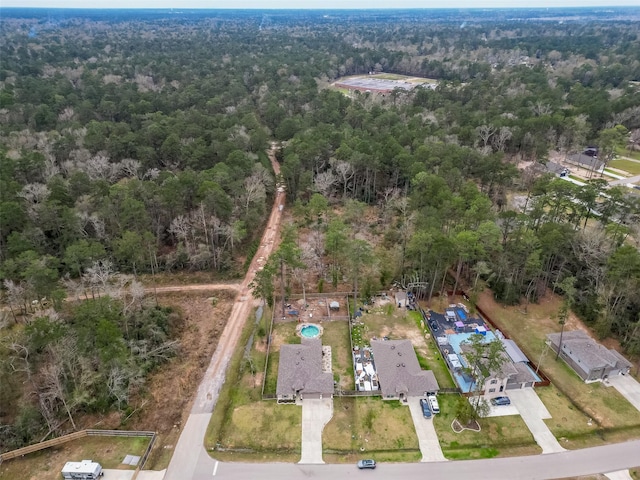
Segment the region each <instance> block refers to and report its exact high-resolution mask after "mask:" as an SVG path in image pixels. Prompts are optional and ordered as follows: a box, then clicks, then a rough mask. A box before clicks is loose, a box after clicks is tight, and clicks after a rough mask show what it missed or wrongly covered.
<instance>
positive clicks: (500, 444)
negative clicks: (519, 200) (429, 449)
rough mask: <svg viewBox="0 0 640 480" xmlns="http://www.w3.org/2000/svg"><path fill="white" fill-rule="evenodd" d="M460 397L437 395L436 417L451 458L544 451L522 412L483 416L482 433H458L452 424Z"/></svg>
mask: <svg viewBox="0 0 640 480" xmlns="http://www.w3.org/2000/svg"><path fill="white" fill-rule="evenodd" d="M459 399H460V396H459V395H438V402H439V403H440V412H441V413H440V414H438V415H434V419H433V421H434V422H435V426H436V432H437V433H438V439H439V440H440V446H441V447H442V452H443V453H444V455H445V457H447V458H448V459H451V460H468V459H478V458H491V457H511V456H517V455H536V454H539V453H541V452H542V449H541V448H540V447H539V446H538V445H537V444H536V443H535V441H534V439H533V435H531V432H529V429H528V428H527V426H526V425H525V423H524V421H523V420H522V418H521V417H520V416H519V415H508V416H504V417H489V418H483V419H480V420H479V423H480V427H481V430H480V431H479V432H474V431H471V430H463V431H462V432H460V433H455V432H454V431H453V429H452V428H451V423H452V422H453V420H454V419H455V418H456V409H457V404H458V401H459Z"/></svg>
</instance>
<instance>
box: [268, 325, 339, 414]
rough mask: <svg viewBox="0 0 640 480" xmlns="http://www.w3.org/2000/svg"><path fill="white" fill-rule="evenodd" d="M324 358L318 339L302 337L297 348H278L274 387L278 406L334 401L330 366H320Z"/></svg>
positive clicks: (288, 346)
mask: <svg viewBox="0 0 640 480" xmlns="http://www.w3.org/2000/svg"><path fill="white" fill-rule="evenodd" d="M323 355H324V353H323V349H322V342H321V340H320V339H319V338H304V337H303V338H302V343H300V344H296V345H290V344H289V345H282V346H281V347H280V362H279V364H278V382H277V385H276V395H277V397H278V403H293V402H296V403H298V402H299V401H301V400H303V399H304V398H331V397H333V374H332V373H331V366H330V363H329V362H323V359H322V357H323ZM327 363H328V367H327V366H326V365H327ZM323 365H324V366H323Z"/></svg>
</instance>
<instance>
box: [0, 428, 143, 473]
mask: <svg viewBox="0 0 640 480" xmlns="http://www.w3.org/2000/svg"><path fill="white" fill-rule="evenodd" d="M149 440H150V439H149V438H147V437H85V438H81V439H78V440H73V441H71V442H68V443H65V444H64V445H60V446H58V447H52V448H48V449H45V450H41V451H39V452H35V453H31V454H29V455H26V456H25V457H21V458H16V459H13V460H7V461H6V462H3V463H2V464H1V465H0V478H2V479H7V480H16V479H20V478H26V479H31V478H37V479H38V480H54V479H55V480H58V479H60V478H62V475H60V470H62V467H64V464H65V463H66V462H79V461H81V460H83V459H85V458H87V459H91V460H93V461H94V462H98V463H99V464H100V465H102V468H117V469H121V470H133V469H135V467H132V466H131V465H122V463H121V462H122V460H124V457H125V456H127V455H138V456H140V455H142V454H143V453H144V451H145V449H146V448H147V445H149Z"/></svg>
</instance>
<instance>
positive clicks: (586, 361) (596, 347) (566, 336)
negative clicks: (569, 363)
mask: <svg viewBox="0 0 640 480" xmlns="http://www.w3.org/2000/svg"><path fill="white" fill-rule="evenodd" d="M547 338H548V339H549V341H550V342H551V343H552V344H553V345H554V346H555V347H556V348H557V347H558V344H559V343H560V334H559V333H550V334H548V335H547ZM562 343H563V344H565V345H566V348H565V349H564V350H567V349H568V350H569V351H570V352H571V356H572V357H573V358H576V359H579V360H580V366H581V367H582V368H584V369H585V371H586V372H589V371H590V370H593V369H594V368H599V367H603V366H604V367H606V366H609V367H616V366H631V363H629V361H628V360H627V359H626V358H624V357H623V356H622V355H620V354H619V353H618V352H616V351H615V350H609V349H607V348H606V347H605V346H603V345H600V344H599V343H598V342H596V341H595V340H594V339H592V338H591V337H589V335H587V334H586V333H585V332H583V331H582V330H571V331H568V332H564V333H563V335H562Z"/></svg>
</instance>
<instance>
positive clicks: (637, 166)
mask: <svg viewBox="0 0 640 480" xmlns="http://www.w3.org/2000/svg"><path fill="white" fill-rule="evenodd" d="M627 156H628V155H627ZM638 156H639V157H640V155H638ZM639 160H640V159H639ZM609 166H610V167H611V168H617V169H619V170H624V171H625V172H629V173H630V174H632V175H640V161H638V162H632V161H631V160H626V159H624V158H618V159H616V160H612V161H611V162H609Z"/></svg>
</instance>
